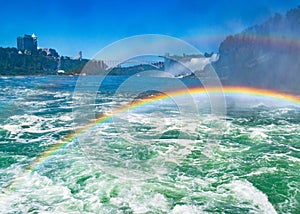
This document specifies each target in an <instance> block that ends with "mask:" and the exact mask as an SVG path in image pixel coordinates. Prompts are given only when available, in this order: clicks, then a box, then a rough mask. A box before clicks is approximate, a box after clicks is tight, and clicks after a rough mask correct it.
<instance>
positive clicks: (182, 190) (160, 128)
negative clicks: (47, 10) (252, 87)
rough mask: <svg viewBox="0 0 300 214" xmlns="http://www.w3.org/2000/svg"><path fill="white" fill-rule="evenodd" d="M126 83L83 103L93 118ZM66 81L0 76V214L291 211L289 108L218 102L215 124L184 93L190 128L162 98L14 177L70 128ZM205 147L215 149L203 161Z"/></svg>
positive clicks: (252, 101) (295, 131)
mask: <svg viewBox="0 0 300 214" xmlns="http://www.w3.org/2000/svg"><path fill="white" fill-rule="evenodd" d="M86 78H91V77H86ZM126 78H127V77H109V76H108V77H107V79H106V82H105V84H102V86H101V90H99V92H98V94H97V97H96V101H95V103H94V104H93V106H94V107H93V109H94V110H95V113H96V114H97V115H101V114H104V113H108V112H109V111H111V109H112V107H119V106H122V105H124V104H125V103H126V102H127V101H130V100H132V99H134V97H131V94H134V95H135V93H132V92H130V91H128V92H127V93H124V94H122V93H118V96H115V97H113V96H112V94H113V93H114V91H115V90H116V88H117V87H118V85H119V84H120V83H122V82H123V81H124V80H126ZM141 78H143V77H141ZM76 80H77V78H76V77H52V76H47V77H7V78H0V84H1V86H2V87H1V89H0V97H1V100H0V108H1V113H0V117H1V120H0V142H1V143H0V154H1V156H0V188H1V191H0V210H1V211H4V213H147V212H149V213H151V212H153V213H216V212H225V213H299V211H300V205H299V197H300V195H299V192H300V191H299V186H300V180H299V175H298V174H299V173H298V172H299V169H300V162H299V160H300V156H299V151H300V147H299V141H300V134H299V133H300V127H299V123H300V111H299V106H297V105H296V104H293V103H289V102H285V101H278V100H274V99H265V98H262V97H256V96H251V97H250V96H247V95H243V96H240V95H234V96H233V95H226V102H227V116H226V118H218V117H214V116H213V115H211V114H210V104H209V101H208V98H207V95H205V94H196V95H193V96H194V99H195V100H197V103H196V104H197V107H198V110H199V117H198V118H196V121H197V122H196V124H195V118H192V117H190V116H189V115H188V114H187V115H186V117H185V118H182V117H180V112H179V109H178V107H176V105H175V104H174V101H172V99H164V100H161V101H156V102H154V103H149V104H148V105H145V106H142V107H140V108H133V109H130V110H128V111H124V112H123V113H120V114H117V115H114V116H113V117H112V119H111V120H110V121H107V122H105V123H99V124H98V125H96V126H94V127H93V128H90V129H88V130H86V132H84V133H83V134H81V135H80V136H78V137H77V138H74V139H73V140H72V141H70V142H68V143H67V144H66V145H65V146H64V147H63V148H61V149H59V150H57V151H56V152H54V153H53V154H52V155H51V156H50V157H49V158H47V159H46V160H45V161H43V162H41V163H39V164H38V166H37V167H36V168H35V170H34V171H29V170H27V171H26V168H28V166H30V165H31V164H32V163H33V162H35V161H36V160H37V157H39V156H40V155H42V154H43V153H44V152H45V151H47V150H48V149H49V148H50V147H51V146H52V145H55V144H57V143H58V142H59V141H60V140H61V139H63V138H64V137H66V136H67V135H68V134H69V133H71V132H72V131H73V128H74V126H75V127H76V124H75V123H74V121H73V119H74V114H73V112H72V108H73V106H72V104H73V100H72V95H73V94H72V93H73V90H74V87H75V84H76ZM157 81H158V82H159V81H172V79H168V80H165V79H164V78H157ZM185 81H186V84H187V85H191V86H194V85H195V84H197V83H193V80H192V79H189V80H185ZM143 82H144V83H147V81H146V80H145V81H143ZM112 97H113V98H112ZM181 99H185V98H184V97H182V98H181ZM75 116H76V115H75ZM219 120H223V122H224V123H223V125H224V126H223V127H221V130H222V132H221V134H219V133H216V132H214V129H215V128H216V127H215V126H216V124H218V121H219ZM190 124H192V125H190ZM214 135H215V136H214ZM208 137H210V138H213V139H215V140H216V141H217V143H218V144H217V145H218V146H217V147H216V148H214V149H213V153H212V157H211V158H208V157H207V156H205V155H204V154H205V152H206V150H207V148H208V147H207V144H208V143H209V141H208ZM82 143H85V144H84V145H87V147H89V148H91V151H88V152H87V151H84V150H82ZM89 155H90V156H89Z"/></svg>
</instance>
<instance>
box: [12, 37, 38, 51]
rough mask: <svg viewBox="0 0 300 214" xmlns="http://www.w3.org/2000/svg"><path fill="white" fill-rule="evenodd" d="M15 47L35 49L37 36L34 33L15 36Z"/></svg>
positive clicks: (23, 49) (20, 49)
mask: <svg viewBox="0 0 300 214" xmlns="http://www.w3.org/2000/svg"><path fill="white" fill-rule="evenodd" d="M17 48H18V50H19V51H37V37H36V35H35V34H32V35H31V36H30V35H27V34H25V35H24V36H19V37H18V38H17Z"/></svg>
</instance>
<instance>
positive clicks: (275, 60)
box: [213, 6, 300, 92]
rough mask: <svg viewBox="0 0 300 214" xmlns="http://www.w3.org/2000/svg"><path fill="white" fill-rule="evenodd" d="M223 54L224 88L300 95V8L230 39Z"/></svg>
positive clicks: (220, 67) (218, 68) (222, 47)
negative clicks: (233, 86) (233, 87)
mask: <svg viewBox="0 0 300 214" xmlns="http://www.w3.org/2000/svg"><path fill="white" fill-rule="evenodd" d="M219 54H220V56H219V60H218V61H217V62H215V63H214V64H213V66H214V67H215V69H216V71H217V73H218V74H219V76H220V77H221V79H222V82H223V83H224V84H227V85H243V86H253V87H262V88H270V89H277V90H288V91H294V92H300V6H299V7H298V8H297V9H293V10H290V11H289V12H287V13H286V15H284V16H283V15H280V14H275V15H274V16H273V17H272V18H270V19H269V20H267V21H266V22H264V23H263V24H261V25H256V26H253V27H251V28H248V29H246V30H245V31H243V32H241V33H239V34H237V35H234V36H228V37H227V38H226V39H225V40H224V41H223V42H222V43H221V45H220V48H219Z"/></svg>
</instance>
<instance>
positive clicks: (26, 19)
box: [0, 0, 300, 58]
mask: <svg viewBox="0 0 300 214" xmlns="http://www.w3.org/2000/svg"><path fill="white" fill-rule="evenodd" d="M299 4H300V3H299V2H297V1H293V0H286V1H282V0H278V1H270V0H252V1H243V0H240V1H238V0H231V1H228V0H220V1H217V0H215V1H213V0H210V1H208V0H202V1H201V0H173V1H171V0H159V1H157V0H151V1H149V0H144V1H143V0H140V1H129V0H127V1H125V0H124V1H122V0H121V1H114V0H108V1H102V0H98V1H97V0H51V1H47V0H41V1H38V0H35V1H32V0H24V1H13V0H8V1H7V0H3V1H1V7H0V46H2V47H15V46H16V37H17V36H20V35H23V34H25V33H26V34H32V33H35V34H36V35H37V36H38V46H39V47H51V48H55V49H56V50H57V51H58V52H59V54H61V55H67V56H76V55H77V52H78V51H79V50H82V51H83V56H84V57H85V58H90V57H92V56H93V55H94V54H96V53H97V52H98V51H99V50H100V49H101V48H103V47H105V46H106V45H108V44H110V43H112V42H114V41H117V40H119V39H122V38H125V37H128V36H133V35H137V34H148V33H151V34H153V33H154V34H166V35H170V36H174V37H178V38H180V39H183V40H185V41H187V42H189V43H191V44H192V45H194V46H196V47H197V48H198V49H199V50H200V51H202V52H205V51H208V52H209V51H215V52H216V51H218V46H219V44H220V42H221V41H222V40H223V39H224V38H225V37H226V36H227V35H229V34H234V33H238V32H240V31H241V30H243V29H244V28H246V27H248V26H251V25H253V24H259V23H261V22H263V21H264V20H266V19H267V18H268V17H270V16H271V15H273V14H274V13H275V12H279V13H285V12H286V11H287V10H289V9H291V8H295V7H297V6H298V5H299Z"/></svg>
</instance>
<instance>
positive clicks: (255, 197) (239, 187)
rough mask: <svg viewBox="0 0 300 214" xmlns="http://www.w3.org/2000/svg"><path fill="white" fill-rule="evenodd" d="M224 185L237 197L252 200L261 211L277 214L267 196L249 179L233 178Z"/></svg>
mask: <svg viewBox="0 0 300 214" xmlns="http://www.w3.org/2000/svg"><path fill="white" fill-rule="evenodd" d="M225 186H226V187H228V188H229V189H231V190H232V191H233V192H234V195H235V197H236V198H237V199H239V200H246V201H250V202H252V203H253V204H255V205H257V206H258V207H259V209H260V211H261V212H263V213H266V214H277V212H276V210H275V209H274V207H273V205H272V204H271V203H270V202H269V200H268V196H267V195H266V194H264V193H263V192H261V191H260V190H258V189H257V188H256V187H255V186H253V184H252V183H250V182H249V181H247V180H234V181H232V182H231V183H229V184H227V185H225Z"/></svg>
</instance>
